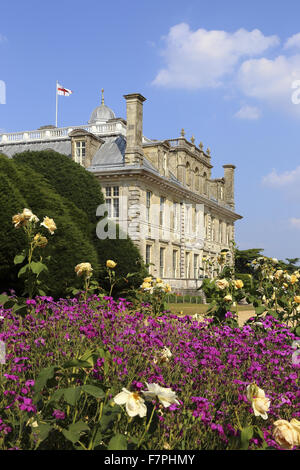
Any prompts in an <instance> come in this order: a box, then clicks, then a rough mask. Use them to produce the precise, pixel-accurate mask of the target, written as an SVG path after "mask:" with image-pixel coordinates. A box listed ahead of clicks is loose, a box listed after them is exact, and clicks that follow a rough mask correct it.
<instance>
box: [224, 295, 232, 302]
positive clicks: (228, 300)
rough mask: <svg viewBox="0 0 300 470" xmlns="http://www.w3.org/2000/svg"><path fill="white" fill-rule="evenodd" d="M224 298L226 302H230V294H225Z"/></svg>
mask: <svg viewBox="0 0 300 470" xmlns="http://www.w3.org/2000/svg"><path fill="white" fill-rule="evenodd" d="M224 300H226V302H231V301H232V297H231V295H230V294H228V295H225V297H224Z"/></svg>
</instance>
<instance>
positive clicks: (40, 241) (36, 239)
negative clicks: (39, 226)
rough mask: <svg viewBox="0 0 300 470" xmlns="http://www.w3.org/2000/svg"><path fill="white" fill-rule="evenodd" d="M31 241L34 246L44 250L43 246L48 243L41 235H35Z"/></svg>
mask: <svg viewBox="0 0 300 470" xmlns="http://www.w3.org/2000/svg"><path fill="white" fill-rule="evenodd" d="M33 240H34V242H35V244H36V245H37V246H39V247H40V248H45V246H46V245H47V243H48V240H47V238H46V237H43V235H41V234H40V233H37V234H36V235H35V237H34V239H33Z"/></svg>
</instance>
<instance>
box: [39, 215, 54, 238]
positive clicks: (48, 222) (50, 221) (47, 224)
mask: <svg viewBox="0 0 300 470" xmlns="http://www.w3.org/2000/svg"><path fill="white" fill-rule="evenodd" d="M41 225H42V226H43V227H46V229H48V230H49V232H50V233H51V235H53V233H54V231H55V230H56V228H57V227H56V225H55V222H54V220H53V219H50V218H49V217H44V220H43V222H42V223H41Z"/></svg>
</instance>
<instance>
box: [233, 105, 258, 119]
mask: <svg viewBox="0 0 300 470" xmlns="http://www.w3.org/2000/svg"><path fill="white" fill-rule="evenodd" d="M234 116H235V117H236V118H238V119H250V120H255V119H259V118H260V116H261V112H260V109H259V108H257V107H256V106H247V105H245V106H242V107H241V108H240V109H239V111H237V112H236V113H235V115H234Z"/></svg>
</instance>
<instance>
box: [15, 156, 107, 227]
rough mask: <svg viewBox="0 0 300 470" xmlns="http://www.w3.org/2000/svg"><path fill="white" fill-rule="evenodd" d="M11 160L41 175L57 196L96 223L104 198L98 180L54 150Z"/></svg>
mask: <svg viewBox="0 0 300 470" xmlns="http://www.w3.org/2000/svg"><path fill="white" fill-rule="evenodd" d="M14 160H15V161H16V163H17V164H22V165H23V164H25V165H27V166H30V167H31V168H32V169H33V170H34V171H35V172H37V173H39V174H41V175H42V176H43V177H44V178H45V179H46V180H47V182H48V183H49V184H50V186H52V188H54V189H55V191H56V192H57V193H58V194H60V195H61V196H62V197H64V198H66V199H68V200H69V201H71V202H73V203H74V204H75V205H76V207H78V208H79V209H81V210H82V211H83V212H84V213H85V214H86V215H87V216H88V218H89V220H90V221H91V222H93V223H96V208H97V206H98V205H99V204H103V203H104V197H103V194H102V191H101V186H100V184H99V182H98V181H97V179H96V178H95V177H94V176H93V175H92V174H91V173H89V172H88V171H86V170H85V169H84V168H83V167H82V166H81V165H79V164H78V163H75V162H74V161H73V160H71V159H70V158H69V157H67V156H66V155H62V154H60V153H57V152H55V151H53V150H42V151H39V152H23V153H19V154H16V155H15V156H14Z"/></svg>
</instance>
